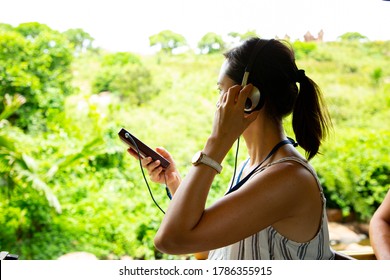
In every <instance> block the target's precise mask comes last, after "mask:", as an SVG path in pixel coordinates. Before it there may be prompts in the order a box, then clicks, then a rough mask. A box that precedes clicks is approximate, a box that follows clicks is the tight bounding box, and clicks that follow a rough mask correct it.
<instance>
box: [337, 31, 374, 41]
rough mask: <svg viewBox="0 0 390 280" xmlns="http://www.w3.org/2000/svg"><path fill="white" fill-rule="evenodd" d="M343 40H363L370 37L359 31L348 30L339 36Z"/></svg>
mask: <svg viewBox="0 0 390 280" xmlns="http://www.w3.org/2000/svg"><path fill="white" fill-rule="evenodd" d="M339 38H340V39H341V41H363V40H367V39H368V38H367V37H366V36H364V35H362V34H360V33H359V32H347V33H344V34H343V35H341V36H339Z"/></svg>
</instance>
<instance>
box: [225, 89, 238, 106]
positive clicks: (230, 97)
mask: <svg viewBox="0 0 390 280" xmlns="http://www.w3.org/2000/svg"><path fill="white" fill-rule="evenodd" d="M240 90H241V86H240V85H234V86H232V87H230V88H229V90H228V92H227V101H226V102H227V103H229V104H234V103H236V100H237V96H238V95H239V93H240Z"/></svg>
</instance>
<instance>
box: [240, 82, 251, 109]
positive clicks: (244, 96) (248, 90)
mask: <svg viewBox="0 0 390 280" xmlns="http://www.w3.org/2000/svg"><path fill="white" fill-rule="evenodd" d="M252 90H253V85H252V84H249V85H246V86H245V87H243V88H242V89H241V91H240V94H239V95H238V99H237V103H238V104H239V105H242V106H244V105H245V102H246V100H247V98H248V97H249V95H250V94H251V92H252Z"/></svg>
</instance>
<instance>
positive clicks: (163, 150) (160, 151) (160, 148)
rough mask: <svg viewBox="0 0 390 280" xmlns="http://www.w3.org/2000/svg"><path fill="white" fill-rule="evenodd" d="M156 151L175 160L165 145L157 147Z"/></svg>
mask: <svg viewBox="0 0 390 280" xmlns="http://www.w3.org/2000/svg"><path fill="white" fill-rule="evenodd" d="M156 152H157V153H159V154H160V155H162V156H163V157H165V158H166V159H167V160H169V161H170V162H173V158H172V156H171V154H170V153H169V152H168V151H167V150H166V149H164V148H163V147H157V148H156Z"/></svg>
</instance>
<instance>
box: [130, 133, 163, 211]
mask: <svg viewBox="0 0 390 280" xmlns="http://www.w3.org/2000/svg"><path fill="white" fill-rule="evenodd" d="M127 136H128V139H130V141H131V142H132V143H133V145H134V147H135V148H136V152H137V154H138V161H139V166H140V168H141V172H142V176H143V177H144V181H145V183H146V186H147V188H148V191H149V194H150V197H151V198H152V200H153V202H154V204H155V205H156V206H157V208H158V209H160V211H161V212H162V213H163V214H164V215H165V211H164V210H163V209H162V208H161V207H160V205H159V204H158V203H157V201H156V199H155V198H154V196H153V193H152V190H151V188H150V186H149V183H148V180H147V179H146V176H145V172H144V168H143V166H142V162H141V153H140V151H139V148H138V146H137V143H136V142H135V141H134V139H133V137H131V135H130V134H129V135H127ZM163 172H164V179H165V184H166V182H167V180H166V177H165V171H163Z"/></svg>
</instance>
